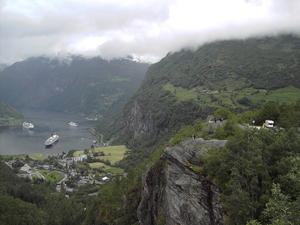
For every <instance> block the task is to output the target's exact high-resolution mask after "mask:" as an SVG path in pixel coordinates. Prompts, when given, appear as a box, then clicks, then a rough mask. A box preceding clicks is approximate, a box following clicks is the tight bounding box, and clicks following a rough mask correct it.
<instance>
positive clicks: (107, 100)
mask: <svg viewBox="0 0 300 225" xmlns="http://www.w3.org/2000/svg"><path fill="white" fill-rule="evenodd" d="M148 67H149V64H147V63H141V62H136V61H133V58H130V57H128V58H119V59H113V60H110V61H108V60H104V59H102V58H100V57H95V58H90V59H87V58H83V57H80V56H74V55H73V56H70V57H69V58H67V59H64V60H60V59H59V58H52V59H51V58H47V57H36V58H29V59H27V60H25V61H22V62H17V63H15V64H13V65H11V66H9V67H6V68H5V69H4V70H3V71H2V72H0V100H1V101H3V102H5V103H7V104H10V105H12V106H14V107H20V106H22V107H24V106H26V107H37V108H47V109H53V110H57V111H64V112H68V113H74V114H79V115H87V116H98V117H101V116H105V115H106V114H109V115H111V114H113V113H115V112H116V111H118V110H120V109H121V108H122V107H123V105H124V103H125V102H126V101H127V100H128V99H129V98H130V97H131V95H132V94H133V93H134V92H135V91H136V90H137V89H138V87H139V85H140V83H141V81H142V79H143V78H144V76H145V73H146V70H147V68H148Z"/></svg>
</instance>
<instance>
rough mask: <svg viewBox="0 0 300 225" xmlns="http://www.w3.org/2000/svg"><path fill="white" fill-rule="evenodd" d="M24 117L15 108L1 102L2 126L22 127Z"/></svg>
mask: <svg viewBox="0 0 300 225" xmlns="http://www.w3.org/2000/svg"><path fill="white" fill-rule="evenodd" d="M24 120H25V118H24V116H23V115H22V114H21V113H20V112H19V111H18V110H16V109H15V108H13V107H11V106H9V105H7V104H5V103H3V102H0V126H8V125H20V124H21V123H22V122H23V121H24Z"/></svg>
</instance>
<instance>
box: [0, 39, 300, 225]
mask: <svg viewBox="0 0 300 225" xmlns="http://www.w3.org/2000/svg"><path fill="white" fill-rule="evenodd" d="M299 49H300V38H299V37H298V36H294V35H278V36H274V37H273V36H272V37H271V36H268V37H257V38H249V39H243V40H225V41H215V42H211V43H207V44H204V45H202V46H201V47H199V48H198V49H193V50H192V49H182V50H181V51H178V52H173V53H169V54H167V55H166V57H164V58H162V59H161V60H160V61H159V62H157V63H155V64H153V65H148V64H147V65H146V64H143V65H140V64H138V65H137V64H135V63H133V62H129V61H130V60H129V61H128V60H124V59H116V60H115V61H114V60H113V61H110V62H108V61H105V60H103V59H100V58H93V59H83V58H80V57H79V56H73V61H72V62H74V64H72V63H71V64H70V65H68V66H67V65H64V64H61V65H60V64H59V63H58V61H56V60H49V59H47V58H44V57H37V58H31V59H28V60H27V61H24V62H19V63H16V64H14V65H13V66H11V67H9V68H6V69H4V70H3V71H2V72H1V73H0V81H1V85H2V86H1V90H0V91H1V95H0V96H1V99H0V100H1V101H3V102H5V104H11V105H13V106H14V105H16V106H20V105H26V104H29V105H31V106H34V107H37V108H38V109H41V108H50V109H52V110H58V111H62V112H68V113H72V114H76V115H82V116H84V117H83V118H86V117H89V118H97V120H94V121H93V124H92V125H91V127H92V128H93V131H94V133H95V134H97V136H99V137H100V138H101V142H103V143H105V145H106V146H107V147H101V148H98V147H97V146H95V145H94V146H91V142H92V141H94V140H89V141H90V142H89V143H90V144H89V145H90V146H88V147H86V148H85V149H76V148H72V149H70V148H65V146H64V147H63V148H60V149H58V152H55V154H49V155H48V156H47V157H46V158H43V159H40V161H39V159H34V158H35V157H34V156H32V155H30V156H29V155H28V154H27V155H26V154H25V156H21V157H25V159H24V158H22V161H21V163H20V161H19V162H17V164H16V166H15V168H17V169H13V170H9V169H8V168H7V167H5V166H6V165H2V163H1V164H0V165H1V168H2V170H3V171H4V172H3V173H4V174H9V178H8V177H7V176H3V177H1V179H2V180H1V183H0V191H2V192H3V193H5V195H3V196H1V195H0V197H1V198H3V201H5V202H6V203H7V205H9V204H11V203H12V202H14V203H15V207H17V206H20V208H21V206H22V205H23V204H25V205H27V204H28V205H29V204H32V205H33V206H32V207H35V210H36V211H37V212H38V213H37V214H38V215H40V220H39V221H45V220H47V221H49V220H50V218H51V216H50V215H52V214H54V215H57V216H55V217H54V219H55V222H56V223H55V222H53V223H51V224H63V222H65V221H67V222H66V223H69V224H73V223H74V221H76V222H77V223H78V224H82V225H90V224H95V225H100V224H116V225H123V224H141V225H163V224H174V223H180V224H247V225H250V224H252V225H261V224H276V221H284V223H285V224H297V221H299V219H300V218H299V208H300V205H299V201H298V199H299V198H300V195H299V193H300V192H299V190H300V183H299V179H300V174H299V171H300V170H299V169H300V164H299V162H300V161H299V156H300V147H299V146H300V138H299V137H300V136H299V135H300V134H299V127H300V94H299V93H300V91H299V90H300V73H299V71H300V63H299V58H300V53H299ZM75 62H76V63H75ZM100 64H101V65H102V66H104V68H105V70H104V69H102V70H101V69H99V67H97V66H98V65H100ZM131 66H133V67H134V68H136V66H137V67H139V66H141V67H142V68H140V67H139V69H136V70H134V69H133V68H132V67H131ZM106 69H107V70H106ZM133 70H134V71H135V72H133ZM123 71H125V72H124V74H123ZM19 78H20V81H22V83H24V85H23V86H20V83H18V79H19ZM48 78H51V79H54V80H55V82H53V85H52V84H51V85H50V83H49V82H50V79H49V80H47V79H48ZM29 81H30V82H29ZM41 81H43V82H44V81H46V82H47V84H49V85H48V86H47V88H45V86H43V85H41ZM3 83H6V84H8V85H3ZM25 84H26V85H25ZM33 86H34V87H36V88H35V89H34V88H32V87H33ZM24 94H25V96H26V97H24ZM3 96H4V97H3ZM20 96H21V97H20ZM34 96H37V97H36V98H35V97H34ZM27 117H28V116H26V118H27ZM29 117H30V116H29ZM220 119H221V120H220ZM51 120H52V118H51V119H49V121H51ZM265 120H272V121H274V122H275V126H274V127H272V128H265V127H264V129H262V126H263V123H264V122H265ZM70 121H71V120H69V118H68V122H65V123H63V124H64V125H66V124H68V123H69V122H70ZM72 121H74V122H77V121H76V120H73V119H72ZM89 122H91V121H89ZM250 125H251V126H250ZM78 127H80V123H79V122H78ZM73 128H74V127H73ZM68 129H70V127H68ZM67 131H68V132H69V131H71V132H72V131H74V130H71V129H70V130H67ZM62 140H63V139H62ZM76 140H83V139H80V138H78V139H76ZM98 141H99V140H98ZM61 143H63V141H62V142H61ZM93 143H94V142H93ZM55 147H60V146H59V145H56V146H54V148H53V150H55ZM65 152H67V153H65ZM53 153H54V152H53ZM41 155H44V154H41ZM27 156H28V157H27ZM18 157H20V156H18ZM31 157H32V158H31ZM6 159H7V157H3V156H1V160H2V162H3V161H5V160H6ZM25 161H26V163H29V164H30V163H31V162H32V166H33V168H35V167H36V168H37V167H38V166H42V167H43V169H44V168H47V170H43V171H41V172H40V173H42V174H44V175H45V176H48V179H49V180H48V181H46V180H40V179H36V178H33V180H32V181H29V180H28V179H26V178H25V179H19V177H18V176H15V174H13V172H15V173H19V167H20V165H21V164H23V162H25ZM22 166H23V165H22ZM44 166H45V167H44ZM51 167H53V168H55V169H59V170H62V171H64V173H67V174H68V180H66V181H64V182H65V183H66V187H68V189H69V188H71V189H73V192H70V193H69V192H68V191H67V190H66V189H64V188H61V189H60V190H61V191H60V192H57V191H55V188H54V187H55V186H56V185H57V180H58V179H60V178H57V177H56V175H55V174H53V173H52V171H51V172H50V171H48V169H50V168H51ZM71 173H74V174H73V175H74V176H73V175H72V174H71ZM75 173H76V174H75ZM124 174H126V176H125V175H124ZM85 175H86V176H85ZM94 175H95V176H94ZM104 177H107V178H105V180H107V179H109V181H108V180H107V181H104V180H102V178H104ZM73 178H74V179H73ZM56 179H57V180H56ZM90 181H94V182H92V183H90ZM100 182H101V185H100ZM83 183H85V185H82V186H81V187H80V184H83ZM2 184H4V185H2ZM98 184H99V185H98ZM77 185H78V186H77ZM62 186H63V185H62ZM77 187H78V191H74V190H77ZM96 192H97V193H98V194H97V195H95V196H90V195H89V194H88V193H96ZM53 193H55V194H53ZM66 193H68V196H69V198H67V197H66V196H65V195H66ZM10 197H13V199H14V200H12V199H11V198H10ZM279 197H280V198H279ZM15 199H18V200H15ZM278 199H279V200H278ZM0 200H1V199H0ZM17 201H18V202H17ZM60 202H63V204H64V205H65V206H67V207H64V208H60V205H61V204H60ZM45 205H49V206H51V207H45ZM28 207H31V205H30V206H28ZM282 207H284V209H286V211H285V212H283V211H282V210H281V209H282ZM0 212H1V211H0ZM3 212H6V211H5V210H4V211H3ZM7 212H13V210H8V211H7ZM63 215H66V217H64V216H63ZM178 221H180V222H178Z"/></svg>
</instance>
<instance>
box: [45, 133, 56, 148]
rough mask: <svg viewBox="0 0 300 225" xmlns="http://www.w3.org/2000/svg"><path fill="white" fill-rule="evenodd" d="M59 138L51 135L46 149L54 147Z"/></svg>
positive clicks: (46, 142)
mask: <svg viewBox="0 0 300 225" xmlns="http://www.w3.org/2000/svg"><path fill="white" fill-rule="evenodd" d="M58 139H59V136H58V135H56V134H55V135H51V137H49V138H48V139H47V140H46V141H45V148H50V147H52V146H53V145H55V144H56V143H57V142H58Z"/></svg>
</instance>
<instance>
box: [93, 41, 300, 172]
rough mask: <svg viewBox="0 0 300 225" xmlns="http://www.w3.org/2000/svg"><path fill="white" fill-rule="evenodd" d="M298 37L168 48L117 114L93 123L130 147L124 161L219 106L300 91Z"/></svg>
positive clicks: (285, 97)
mask: <svg viewBox="0 0 300 225" xmlns="http://www.w3.org/2000/svg"><path fill="white" fill-rule="evenodd" d="M299 59H300V38H299V37H296V36H292V35H283V36H278V37H265V38H251V39H246V40H228V41H218V42H214V43H209V44H205V45H204V46H202V47H200V48H199V49H197V50H195V51H192V50H182V51H180V52H176V53H173V54H171V53H170V54H168V55H167V56H166V57H165V58H163V59H162V60H161V61H160V62H158V63H156V64H153V65H152V66H150V67H149V69H148V71H147V74H146V77H145V79H144V80H143V82H142V84H141V86H140V88H139V89H138V91H137V92H136V93H135V94H134V95H133V97H132V98H131V99H130V100H129V101H128V102H127V104H126V105H125V107H124V109H123V111H122V113H121V114H119V115H118V116H116V117H113V118H110V119H107V120H106V121H105V122H101V123H100V124H98V126H96V129H97V130H98V131H99V132H100V133H102V134H104V137H105V138H106V139H107V140H109V139H111V140H112V142H113V143H118V142H122V143H126V145H127V147H128V148H129V149H131V150H130V152H129V154H128V156H127V158H128V160H126V159H125V160H124V161H126V162H124V164H125V167H130V166H134V165H136V163H137V162H140V161H141V159H142V158H144V157H147V156H148V155H149V154H150V153H151V152H152V151H153V150H154V149H156V148H157V147H158V146H159V145H161V144H162V143H164V142H166V141H167V140H169V138H170V134H171V133H172V132H175V131H176V130H178V129H179V128H180V127H181V126H182V125H186V124H191V123H193V121H194V120H196V119H201V120H205V119H206V118H207V116H209V115H211V114H212V113H213V111H214V110H216V109H217V108H219V107H227V108H230V109H231V110H232V111H235V112H242V111H245V110H249V109H255V108H258V107H259V106H260V105H261V104H262V103H264V102H266V101H270V102H288V103H292V102H295V101H296V100H297V99H298V98H299V97H300V91H299V88H300V74H299V71H300V61H299Z"/></svg>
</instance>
